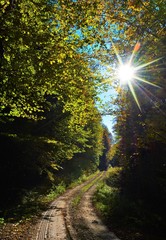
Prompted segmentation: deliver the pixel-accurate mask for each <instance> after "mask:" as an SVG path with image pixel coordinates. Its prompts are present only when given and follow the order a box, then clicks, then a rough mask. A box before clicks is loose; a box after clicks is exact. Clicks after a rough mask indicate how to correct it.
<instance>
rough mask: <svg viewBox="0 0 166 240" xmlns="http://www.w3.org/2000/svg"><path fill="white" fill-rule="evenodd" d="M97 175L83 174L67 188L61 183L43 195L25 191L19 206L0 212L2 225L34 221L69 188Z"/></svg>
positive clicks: (38, 192) (39, 192) (35, 190)
mask: <svg viewBox="0 0 166 240" xmlns="http://www.w3.org/2000/svg"><path fill="white" fill-rule="evenodd" d="M95 174H97V172H95V173H93V174H91V175H89V176H86V175H85V174H83V175H82V176H81V177H80V178H78V179H77V180H75V181H73V182H72V183H71V184H70V185H69V186H66V184H65V182H63V181H61V182H60V183H59V184H58V185H53V186H52V187H51V188H50V189H49V190H48V191H47V192H45V193H42V194H41V191H40V189H34V190H33V191H28V190H27V191H25V193H24V197H23V198H22V200H21V201H20V202H19V204H18V205H16V206H14V207H12V208H10V209H7V210H5V211H4V212H0V225H3V224H5V223H8V222H10V223H18V224H19V223H22V222H23V221H29V220H31V219H33V218H34V217H35V216H38V215H40V214H41V213H42V212H43V211H44V210H46V209H47V207H48V205H49V204H50V203H51V202H52V201H53V200H54V199H56V198H57V197H58V196H60V195H61V194H63V193H64V192H65V191H66V190H67V189H68V188H74V187H75V186H77V185H79V184H81V183H82V182H84V181H86V180H88V179H91V178H93V176H94V175H95ZM42 192H43V190H42ZM78 201H79V200H78Z"/></svg>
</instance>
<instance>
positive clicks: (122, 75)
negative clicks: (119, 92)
mask: <svg viewBox="0 0 166 240" xmlns="http://www.w3.org/2000/svg"><path fill="white" fill-rule="evenodd" d="M117 75H118V79H119V81H120V85H125V84H128V83H129V82H131V81H133V80H134V78H135V76H136V70H135V69H134V67H133V66H132V65H131V64H129V63H127V64H121V65H120V66H119V68H118V71H117Z"/></svg>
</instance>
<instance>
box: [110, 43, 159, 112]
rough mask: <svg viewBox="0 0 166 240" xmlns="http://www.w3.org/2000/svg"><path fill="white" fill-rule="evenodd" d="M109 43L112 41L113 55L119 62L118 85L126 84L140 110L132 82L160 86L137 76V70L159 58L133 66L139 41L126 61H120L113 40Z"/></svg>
mask: <svg viewBox="0 0 166 240" xmlns="http://www.w3.org/2000/svg"><path fill="white" fill-rule="evenodd" d="M111 43H112V47H113V49H114V52H115V55H116V57H117V60H118V62H119V67H118V70H117V71H116V78H117V79H118V80H119V85H120V86H119V87H121V86H122V85H128V87H129V90H130V92H131V94H132V95H133V98H134V100H135V102H136V104H137V106H138V108H139V109H140V111H141V106H140V103H139V100H138V97H137V95H136V92H135V89H134V85H133V83H135V84H136V82H137V81H140V82H144V83H146V84H149V85H151V86H154V87H157V88H161V87H160V86H158V85H156V84H154V83H151V82H149V81H148V80H146V79H144V78H142V77H140V76H138V72H139V71H140V70H142V69H143V68H146V67H147V66H149V65H151V64H153V63H155V62H157V61H159V60H160V59H161V58H158V59H155V60H153V61H150V62H147V63H144V64H140V65H138V66H134V65H133V64H132V62H133V59H134V57H135V54H136V53H137V52H138V51H139V49H140V46H141V45H140V43H139V42H137V43H136V45H135V46H134V49H133V52H132V54H131V56H130V59H129V61H128V62H127V63H125V62H123V61H122V59H121V57H120V55H119V53H118V50H117V48H116V47H115V45H114V43H113V41H111Z"/></svg>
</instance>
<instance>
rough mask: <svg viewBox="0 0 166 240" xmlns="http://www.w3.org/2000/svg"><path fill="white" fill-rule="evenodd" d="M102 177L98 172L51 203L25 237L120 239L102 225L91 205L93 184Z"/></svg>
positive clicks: (66, 239) (78, 239) (41, 239)
mask: <svg viewBox="0 0 166 240" xmlns="http://www.w3.org/2000/svg"><path fill="white" fill-rule="evenodd" d="M103 177H104V173H98V174H96V175H95V177H93V178H92V179H90V180H88V181H87V182H85V183H83V184H81V185H79V186H77V187H75V188H74V189H71V190H68V191H67V192H66V193H65V194H63V195H62V196H60V197H59V198H57V199H56V200H55V201H54V202H52V204H51V205H50V208H49V209H48V210H47V211H46V212H44V213H43V215H42V218H41V220H40V221H39V223H38V224H37V226H35V231H33V233H32V235H29V236H27V239H28V240H30V239H32V240H44V239H48V240H53V239H54V240H99V239H100V240H102V239H103V240H119V239H118V238H117V237H116V236H115V235H114V234H113V233H111V232H110V231H109V230H108V229H107V227H106V226H104V225H103V223H102V221H101V220H100V219H99V218H98V216H97V215H96V214H95V212H94V209H93V206H92V201H91V198H92V195H93V193H94V191H95V187H96V183H97V182H99V181H100V179H101V178H103Z"/></svg>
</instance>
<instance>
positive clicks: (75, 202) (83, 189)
mask: <svg viewBox="0 0 166 240" xmlns="http://www.w3.org/2000/svg"><path fill="white" fill-rule="evenodd" d="M95 175H96V173H94V174H92V175H91V176H90V178H89V179H91V178H93V177H94V176H95ZM97 181H98V178H95V179H94V180H93V181H92V182H90V183H88V184H87V185H85V186H84V187H83V188H82V189H81V191H80V193H79V194H78V195H77V196H76V197H75V198H74V199H73V201H72V206H73V207H75V208H76V207H77V206H78V204H79V203H80V201H81V198H82V196H83V194H84V193H85V192H86V191H88V189H89V188H91V187H92V186H93V185H94V184H95V183H96V182H97Z"/></svg>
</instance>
